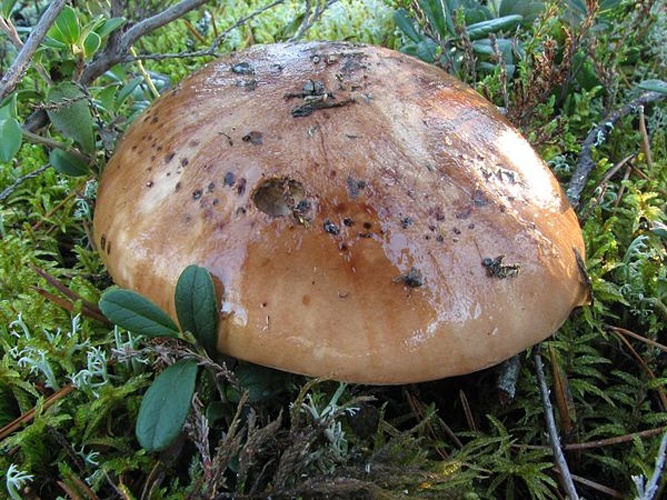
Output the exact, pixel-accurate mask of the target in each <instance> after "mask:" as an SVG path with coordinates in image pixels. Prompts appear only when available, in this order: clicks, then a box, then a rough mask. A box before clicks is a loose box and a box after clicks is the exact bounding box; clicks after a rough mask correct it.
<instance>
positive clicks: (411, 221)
mask: <svg viewBox="0 0 667 500" xmlns="http://www.w3.org/2000/svg"><path fill="white" fill-rule="evenodd" d="M414 222H415V221H414V219H412V217H404V218H403V219H401V227H402V228H403V229H407V228H409V227H410V226H412V224H414Z"/></svg>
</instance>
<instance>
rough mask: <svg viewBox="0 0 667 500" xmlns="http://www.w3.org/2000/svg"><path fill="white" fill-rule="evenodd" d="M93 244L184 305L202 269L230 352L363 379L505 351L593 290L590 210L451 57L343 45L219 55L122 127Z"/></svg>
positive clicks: (128, 282) (453, 365) (116, 270)
mask: <svg viewBox="0 0 667 500" xmlns="http://www.w3.org/2000/svg"><path fill="white" fill-rule="evenodd" d="M94 230H95V231H94V232H95V241H96V244H97V246H98V248H99V251H100V253H101V255H102V258H103V260H104V262H105V264H106V266H107V268H108V270H109V272H110V274H111V276H112V277H113V278H114V280H115V281H116V283H118V284H119V285H121V286H123V287H127V288H130V289H134V290H136V291H138V292H140V293H142V294H143V295H145V296H146V297H148V298H150V299H151V300H153V301H154V302H155V303H156V304H157V305H159V306H161V307H163V308H164V309H165V310H167V311H168V312H169V313H170V314H171V315H172V316H174V317H175V308H174V302H173V295H174V289H175V285H176V281H177V279H178V276H179V274H180V272H181V271H182V270H183V269H184V268H185V267H186V266H188V265H190V264H198V265H200V266H204V267H206V268H207V269H208V270H209V271H210V273H211V274H212V276H213V279H214V282H215V283H216V289H217V292H218V297H219V300H220V324H219V342H218V347H219V350H220V351H221V352H223V353H225V354H228V355H231V356H234V357H238V358H240V359H243V360H247V361H251V362H254V363H257V364H261V365H265V366H270V367H274V368H278V369H281V370H285V371H290V372H294V373H301V374H306V375H311V376H320V377H329V378H333V379H337V380H344V381H351V382H357V383H368V384H400V383H409V382H420V381H426V380H432V379H438V378H443V377H447V376H454V375H460V374H465V373H469V372H473V371H476V370H480V369H483V368H486V367H488V366H491V365H494V364H497V363H499V362H500V361H502V360H504V359H506V358H508V357H511V356H512V355H514V354H516V353H518V352H520V351H522V350H524V349H525V348H527V347H528V346H530V345H532V344H535V343H537V342H539V341H541V340H543V339H545V338H546V337H548V336H549V335H551V334H553V333H554V332H555V331H556V330H557V329H558V328H559V326H560V325H561V324H562V323H563V321H565V319H566V318H567V317H568V315H569V314H570V312H571V310H572V309H573V308H574V307H576V306H578V305H581V304H583V303H585V302H586V301H587V300H588V288H587V284H586V279H585V272H584V271H583V270H582V266H583V256H584V243H583V238H582V233H581V230H580V227H579V224H578V221H577V217H576V215H575V213H574V212H573V210H572V208H571V207H570V205H569V204H568V202H567V200H566V198H565V197H564V195H563V193H562V190H561V188H560V186H559V184H558V182H557V181H556V179H555V178H554V176H553V175H552V174H551V172H550V171H549V170H548V168H547V166H546V165H545V164H544V163H543V161H542V160H541V159H540V158H539V157H538V155H537V154H536V153H535V152H534V150H533V149H532V148H531V146H530V145H529V144H528V142H527V141H526V140H525V139H524V138H523V137H522V136H521V135H520V134H519V132H517V130H515V129H514V128H513V127H512V126H511V125H510V124H509V123H508V122H507V120H506V119H504V118H503V116H501V114H500V113H499V112H498V111H497V109H496V107H495V106H493V105H492V104H491V103H489V102H488V101H486V100H485V99H484V98H482V97H481V96H480V95H478V94H477V93H475V92H474V91H473V90H472V89H470V88H469V87H467V86H466V85H464V84H462V83H461V82H459V81H457V80H455V79H454V78H452V77H450V76H449V75H447V74H446V73H445V72H443V71H442V70H440V69H438V68H436V67H434V66H431V65H428V64H425V63H423V62H421V61H418V60H416V59H414V58H412V57H409V56H407V55H404V54H401V53H398V52H395V51H392V50H388V49H384V48H378V47H371V46H365V45H360V44H348V43H340V42H311V43H295V44H274V45H265V46H255V47H252V48H250V49H248V50H245V51H242V52H238V53H234V54H230V55H228V56H226V57H223V58H221V59H218V60H216V61H214V62H212V63H210V64H209V65H207V66H206V67H205V68H203V69H202V70H200V71H198V72H196V73H195V74H193V75H191V76H190V77H189V78H187V79H186V80H184V81H183V82H181V83H180V84H179V85H178V86H177V87H175V88H174V89H172V90H170V91H169V92H167V93H166V94H165V95H163V96H162V97H160V98H159V99H158V100H157V101H156V102H155V103H154V104H153V105H152V106H151V107H150V108H149V109H148V110H147V111H146V112H145V113H144V114H143V115H142V116H141V117H140V118H138V119H137V120H136V121H135V122H134V123H133V124H132V125H131V126H130V127H129V129H128V131H127V132H126V134H125V136H124V138H123V139H122V141H121V143H120V145H119V147H118V148H117V151H116V152H115V154H114V155H113V157H112V159H111V160H110V161H109V163H108V165H107V166H106V168H105V170H104V173H103V175H102V178H101V183H100V190H99V196H98V200H97V206H96V211H95V218H94Z"/></svg>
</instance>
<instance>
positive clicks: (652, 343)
mask: <svg viewBox="0 0 667 500" xmlns="http://www.w3.org/2000/svg"><path fill="white" fill-rule="evenodd" d="M606 327H607V328H608V329H609V330H611V331H613V332H614V333H621V334H623V335H627V336H628V337H632V338H633V339H637V340H641V341H642V342H644V343H645V344H647V345H650V346H652V347H655V348H656V349H660V350H661V351H663V352H667V346H665V345H664V344H661V343H660V342H656V341H655V340H651V339H649V338H646V337H644V336H642V335H639V334H637V333H635V332H631V331H630V330H627V329H625V328H621V327H618V326H611V325H606Z"/></svg>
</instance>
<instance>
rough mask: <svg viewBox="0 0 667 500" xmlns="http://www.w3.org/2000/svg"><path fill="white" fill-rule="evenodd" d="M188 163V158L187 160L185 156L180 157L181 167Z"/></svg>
mask: <svg viewBox="0 0 667 500" xmlns="http://www.w3.org/2000/svg"><path fill="white" fill-rule="evenodd" d="M189 163H190V160H188V159H187V158H185V157H183V158H181V167H184V168H185V167H187V166H188V164H189Z"/></svg>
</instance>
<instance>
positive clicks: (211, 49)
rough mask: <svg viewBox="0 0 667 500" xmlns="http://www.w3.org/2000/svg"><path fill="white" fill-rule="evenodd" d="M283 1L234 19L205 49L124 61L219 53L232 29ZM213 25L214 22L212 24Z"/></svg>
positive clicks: (148, 55) (214, 54) (283, 1)
mask: <svg viewBox="0 0 667 500" xmlns="http://www.w3.org/2000/svg"><path fill="white" fill-rule="evenodd" d="M283 3H285V0H274V1H273V2H271V3H270V4H268V5H265V6H264V7H260V8H259V9H257V10H255V11H254V12H251V13H250V14H248V15H247V16H245V17H242V18H240V19H239V20H238V21H236V22H235V23H234V24H232V25H231V26H230V27H229V28H227V29H226V30H225V31H223V32H222V33H220V34H219V35H217V36H216V37H215V40H213V42H212V43H211V46H210V47H209V48H207V49H203V50H197V51H193V52H177V53H171V54H142V55H139V56H137V57H132V58H126V59H125V60H124V61H125V62H132V61H137V60H142V61H148V60H152V61H156V60H157V61H159V60H162V59H180V58H186V57H214V56H217V55H219V54H218V52H217V50H218V47H220V44H222V41H223V39H224V38H225V37H226V36H227V35H228V34H229V33H231V32H232V31H234V30H235V29H236V28H238V27H239V26H242V25H244V24H245V23H247V22H248V21H250V20H251V19H253V18H255V17H257V16H258V15H260V14H262V13H263V12H266V11H267V10H270V9H272V8H274V7H276V6H278V5H280V4H283ZM214 26H215V24H214Z"/></svg>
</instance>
